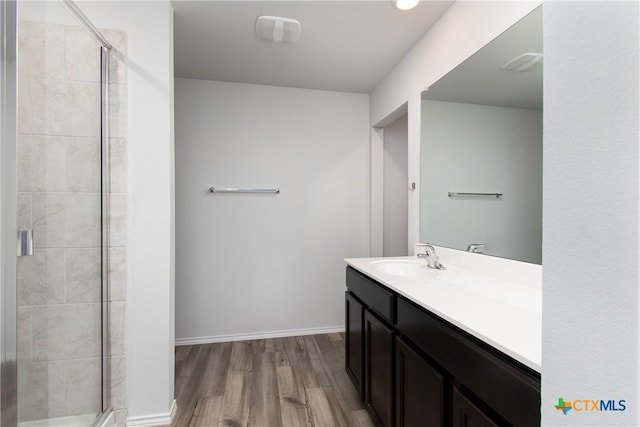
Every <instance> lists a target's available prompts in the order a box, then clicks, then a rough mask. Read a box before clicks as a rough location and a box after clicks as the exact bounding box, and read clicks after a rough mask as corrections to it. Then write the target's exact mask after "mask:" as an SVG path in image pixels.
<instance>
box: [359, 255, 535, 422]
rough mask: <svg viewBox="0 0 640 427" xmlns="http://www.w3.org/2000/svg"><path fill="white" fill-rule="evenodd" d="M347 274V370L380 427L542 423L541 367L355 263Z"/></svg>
mask: <svg viewBox="0 0 640 427" xmlns="http://www.w3.org/2000/svg"><path fill="white" fill-rule="evenodd" d="M346 274H347V289H348V290H347V293H346V345H347V348H346V369H347V372H348V373H349V377H350V378H351V380H352V382H353V383H354V385H355V386H356V388H357V389H358V391H359V392H360V395H361V397H362V398H363V399H364V401H365V403H366V404H367V408H368V410H369V412H370V414H371V415H372V417H373V418H374V420H375V422H376V423H377V424H378V425H379V426H381V427H394V426H395V427H414V426H420V427H423V426H426V427H449V426H453V427H488V426H518V427H520V426H522V427H534V426H535V427H537V426H539V425H540V374H539V373H537V372H535V371H533V370H532V369H530V368H528V367H526V366H525V365H522V364H521V363H519V362H517V361H516V360H514V359H512V358H511V357H509V356H507V355H505V354H504V353H502V352H500V351H498V350H497V349H495V348H493V347H491V346H490V345H488V344H486V343H485V342H483V341H481V340H479V339H477V338H475V337H473V336H472V335H470V334H469V333H467V332H465V331H463V330H461V329H459V328H458V327H456V326H454V325H452V324H450V323H449V322H447V321H445V320H444V319H442V318H441V317H439V316H437V315H435V314H433V313H431V312H430V311H429V310H427V309H425V308H423V307H420V306H418V305H417V304H415V303H414V302H412V301H410V300H408V299H406V298H405V297H403V296H401V295H398V294H397V293H395V292H394V291H392V290H391V289H389V288H387V287H385V286H384V285H382V284H380V283H378V282H376V281H375V280H373V279H371V278H369V277H368V276H366V275H364V274H362V273H360V272H358V271H356V270H355V269H353V268H351V267H347V272H346ZM360 373H361V374H360ZM363 391H364V393H363Z"/></svg>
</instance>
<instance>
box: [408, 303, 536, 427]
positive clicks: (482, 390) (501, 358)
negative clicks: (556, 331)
mask: <svg viewBox="0 0 640 427" xmlns="http://www.w3.org/2000/svg"><path fill="white" fill-rule="evenodd" d="M397 329H398V331H399V332H400V333H401V334H402V335H404V336H406V337H407V338H408V339H409V340H411V341H413V342H414V343H415V344H416V345H418V346H419V347H421V348H422V349H423V350H424V351H425V352H426V353H427V354H429V356H431V357H432V358H433V359H434V360H435V361H436V362H437V363H438V364H440V365H441V366H442V367H443V368H444V369H445V370H447V371H448V372H450V373H451V375H452V376H453V377H455V378H456V380H458V381H459V382H460V383H462V384H464V385H465V387H466V388H467V389H469V390H470V391H471V392H472V393H473V394H475V395H476V396H477V397H478V398H480V399H482V400H483V401H484V402H485V403H487V404H488V405H490V406H491V407H492V408H494V409H495V410H496V412H498V413H499V414H500V415H501V416H502V417H504V418H505V419H506V420H507V421H509V423H511V424H513V425H517V426H523V427H538V426H539V425H540V381H539V379H538V378H535V377H534V376H533V374H530V373H529V372H526V371H525V368H524V367H523V368H521V367H519V366H517V365H516V363H517V362H515V361H511V360H508V359H509V358H508V357H507V356H506V355H502V354H499V352H498V351H497V350H492V349H491V348H490V347H489V346H488V345H486V344H483V343H481V342H479V341H478V340H476V339H475V338H473V337H471V336H469V335H468V334H466V332H464V331H462V330H460V329H458V328H456V327H455V326H453V325H451V324H449V323H446V322H445V321H443V320H441V319H439V318H437V317H435V316H434V315H433V314H430V313H429V312H428V311H427V310H424V309H422V308H420V307H418V306H416V305H414V304H413V303H411V302H409V301H406V300H404V299H403V298H398V308H397Z"/></svg>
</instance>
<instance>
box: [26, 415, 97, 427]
mask: <svg viewBox="0 0 640 427" xmlns="http://www.w3.org/2000/svg"><path fill="white" fill-rule="evenodd" d="M96 419H97V416H96V414H95V412H94V413H91V414H82V415H74V416H71V417H60V418H48V419H44V420H35V421H26V422H20V423H18V426H19V427H91V426H93V424H94V423H95V422H96Z"/></svg>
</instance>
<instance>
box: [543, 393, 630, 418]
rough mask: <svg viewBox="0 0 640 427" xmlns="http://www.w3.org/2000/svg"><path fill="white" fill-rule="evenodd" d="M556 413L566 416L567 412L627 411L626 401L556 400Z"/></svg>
mask: <svg viewBox="0 0 640 427" xmlns="http://www.w3.org/2000/svg"><path fill="white" fill-rule="evenodd" d="M554 408H556V409H557V410H558V411H562V413H563V414H564V415H567V414H568V413H569V411H571V410H573V411H576V412H594V411H595V412H601V411H616V412H620V411H625V410H626V409H627V401H626V400H612V399H608V400H605V399H598V400H593V399H578V400H573V401H566V400H564V398H562V397H560V398H558V403H557V404H556V405H554Z"/></svg>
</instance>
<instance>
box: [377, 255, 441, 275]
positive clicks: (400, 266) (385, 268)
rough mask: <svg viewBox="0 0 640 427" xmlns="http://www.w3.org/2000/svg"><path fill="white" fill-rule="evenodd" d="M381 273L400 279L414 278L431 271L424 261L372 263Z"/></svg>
mask: <svg viewBox="0 0 640 427" xmlns="http://www.w3.org/2000/svg"><path fill="white" fill-rule="evenodd" d="M371 264H372V265H373V266H374V267H375V269H376V270H378V271H379V272H380V273H384V274H389V275H391V276H399V277H413V276H418V275H420V274H424V272H425V271H427V270H428V269H429V267H427V264H426V263H425V262H424V261H422V260H408V259H407V260H380V261H374V262H372V263H371Z"/></svg>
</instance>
